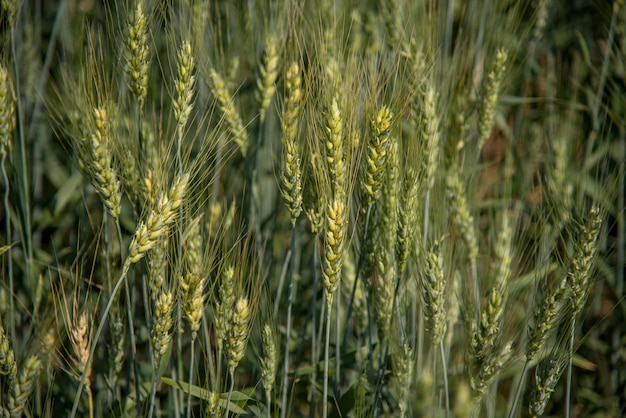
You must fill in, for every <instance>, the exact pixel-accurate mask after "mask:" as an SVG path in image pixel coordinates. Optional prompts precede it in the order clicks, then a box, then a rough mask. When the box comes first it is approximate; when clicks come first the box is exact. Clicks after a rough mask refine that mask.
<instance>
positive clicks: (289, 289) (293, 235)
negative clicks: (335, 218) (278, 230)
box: [280, 222, 296, 418]
mask: <svg viewBox="0 0 626 418" xmlns="http://www.w3.org/2000/svg"><path fill="white" fill-rule="evenodd" d="M289 247H290V251H289V253H290V261H289V278H288V285H287V330H286V332H285V358H284V361H283V387H282V394H281V409H280V416H281V418H285V417H286V414H287V385H288V383H289V336H290V335H291V307H292V305H293V302H294V301H293V300H292V298H293V267H294V266H293V265H294V261H295V260H294V259H295V257H294V253H295V251H296V223H295V222H292V224H291V244H290V245H289Z"/></svg>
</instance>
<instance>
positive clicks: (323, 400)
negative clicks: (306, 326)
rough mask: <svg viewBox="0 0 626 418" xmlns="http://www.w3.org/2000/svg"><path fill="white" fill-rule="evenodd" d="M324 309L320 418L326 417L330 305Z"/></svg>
mask: <svg viewBox="0 0 626 418" xmlns="http://www.w3.org/2000/svg"><path fill="white" fill-rule="evenodd" d="M326 305H327V309H326V343H325V346H324V396H323V397H322V418H327V417H328V361H329V353H330V317H331V311H332V306H333V305H332V303H329V302H327V303H326Z"/></svg>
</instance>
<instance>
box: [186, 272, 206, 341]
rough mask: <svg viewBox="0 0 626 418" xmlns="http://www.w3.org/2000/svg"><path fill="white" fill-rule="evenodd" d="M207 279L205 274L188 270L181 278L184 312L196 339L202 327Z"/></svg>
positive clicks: (192, 334) (192, 336) (192, 335)
mask: <svg viewBox="0 0 626 418" xmlns="http://www.w3.org/2000/svg"><path fill="white" fill-rule="evenodd" d="M205 283H206V279H205V278H204V276H203V275H199V274H197V273H192V272H188V273H187V274H185V277H183V278H182V279H181V287H182V290H183V313H184V314H185V318H186V319H187V321H188V322H189V326H190V327H191V338H193V339H195V338H196V335H197V334H198V330H199V329H200V319H202V312H203V310H204V286H205Z"/></svg>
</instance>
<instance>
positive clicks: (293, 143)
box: [280, 62, 302, 224]
mask: <svg viewBox="0 0 626 418" xmlns="http://www.w3.org/2000/svg"><path fill="white" fill-rule="evenodd" d="M285 90H286V99H285V105H284V111H283V115H282V121H281V126H282V160H281V167H282V171H281V176H280V178H281V184H282V188H281V194H282V196H283V199H284V200H285V203H286V205H287V208H288V209H289V214H290V215H291V223H292V224H295V222H296V220H297V219H298V216H300V213H301V212H302V164H301V158H300V155H301V151H300V148H299V146H298V141H297V138H296V135H297V133H298V125H299V118H300V113H301V111H302V74H301V72H300V66H299V65H298V64H297V63H295V62H294V63H293V64H291V66H290V67H289V69H288V70H287V73H286V74H285Z"/></svg>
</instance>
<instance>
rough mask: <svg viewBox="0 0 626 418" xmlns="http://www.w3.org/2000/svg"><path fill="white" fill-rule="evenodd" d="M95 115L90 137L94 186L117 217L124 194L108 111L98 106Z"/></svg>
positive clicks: (114, 216) (113, 215)
mask: <svg viewBox="0 0 626 418" xmlns="http://www.w3.org/2000/svg"><path fill="white" fill-rule="evenodd" d="M93 115H94V123H95V130H94V133H92V134H91V138H90V142H91V144H90V145H91V158H90V160H89V162H90V171H91V175H92V176H93V181H94V186H95V188H96V190H97V191H98V194H99V195H100V197H101V199H102V201H103V202H104V204H105V205H106V207H107V209H108V211H109V214H110V215H111V216H112V217H113V218H115V219H117V218H118V216H119V215H120V210H121V209H120V206H121V200H122V196H121V193H120V182H119V179H118V176H117V172H116V171H115V169H114V168H113V156H112V154H111V151H112V149H111V147H112V141H111V137H110V126H109V117H108V112H107V110H106V109H105V108H104V107H97V108H95V109H94V110H93Z"/></svg>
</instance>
